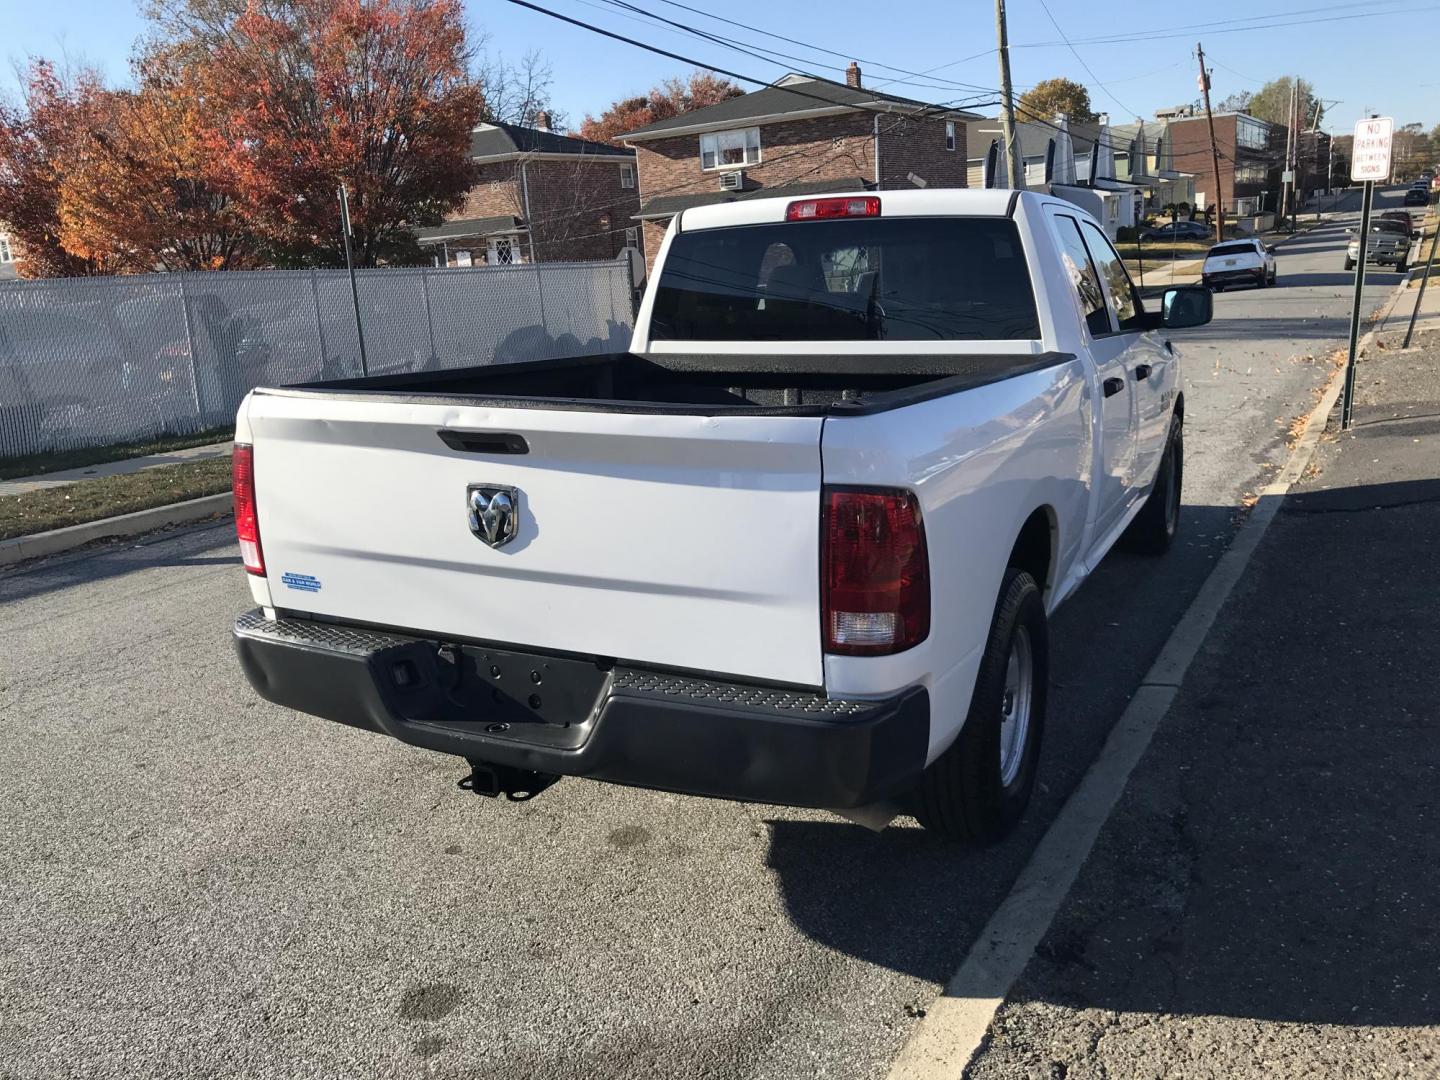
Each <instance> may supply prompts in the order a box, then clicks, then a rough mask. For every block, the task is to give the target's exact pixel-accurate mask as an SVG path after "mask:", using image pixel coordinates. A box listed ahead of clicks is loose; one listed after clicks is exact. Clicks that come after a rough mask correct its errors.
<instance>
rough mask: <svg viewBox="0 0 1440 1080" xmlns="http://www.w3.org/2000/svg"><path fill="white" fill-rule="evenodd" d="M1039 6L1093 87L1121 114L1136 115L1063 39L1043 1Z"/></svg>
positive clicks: (1053, 16) (1063, 34)
mask: <svg viewBox="0 0 1440 1080" xmlns="http://www.w3.org/2000/svg"><path fill="white" fill-rule="evenodd" d="M1040 6H1041V7H1042V8H1044V9H1045V16H1046V18H1048V19H1049V20H1050V25H1051V26H1053V27H1055V32H1056V33H1057V34H1059V35H1060V37H1061V38H1063V39H1064V41H1065V44H1066V46H1067V47H1069V49H1070V54H1071V55H1072V56H1074V57H1075V59H1076V60H1077V61H1079V63H1080V66H1081V67H1083V68H1084V69H1085V73H1086V74H1087V75H1089V76H1090V78H1092V79H1094V80H1095V85H1096V86H1098V87H1099V88H1100V89H1101V90H1104V91H1105V96H1106V97H1108V98H1109V99H1110V100H1111V101H1113V102H1115V104H1116V105H1118V106H1120V109H1121V111H1122V112H1126V113H1129V114H1130V115H1132V116H1135V115H1138V114H1137V113H1136V112H1135V110H1133V109H1131V108H1129V107H1127V106H1126V104H1125V103H1124V102H1123V101H1121V100H1120V99H1119V98H1118V97H1116V96H1115V95H1114V93H1113V92H1112V91H1111V90H1110V88H1109V87H1108V86H1106V85H1105V84H1104V83H1103V82H1101V81H1100V76H1098V75H1096V74H1095V72H1094V71H1093V70H1092V69H1091V67H1090V65H1089V64H1087V63H1086V62H1085V58H1084V57H1082V56H1081V55H1080V50H1079V49H1077V48H1075V46H1074V45H1072V44H1071V43H1070V39H1069V38H1067V37H1065V31H1064V30H1062V29H1060V24H1059V22H1057V21H1056V19H1055V15H1054V13H1053V12H1052V11H1051V10H1050V5H1049V4H1047V3H1046V2H1045V0H1040Z"/></svg>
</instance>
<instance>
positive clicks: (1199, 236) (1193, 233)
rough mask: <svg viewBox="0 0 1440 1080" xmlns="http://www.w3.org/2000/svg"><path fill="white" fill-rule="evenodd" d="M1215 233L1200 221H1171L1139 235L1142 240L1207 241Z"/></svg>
mask: <svg viewBox="0 0 1440 1080" xmlns="http://www.w3.org/2000/svg"><path fill="white" fill-rule="evenodd" d="M1214 233H1215V231H1214V230H1213V229H1211V228H1210V227H1209V226H1207V225H1206V224H1205V223H1204V222H1201V221H1172V222H1171V223H1170V224H1168V225H1161V226H1159V227H1158V228H1154V229H1149V230H1147V231H1145V232H1143V233H1141V234H1140V239H1142V240H1208V239H1209V238H1210V237H1211V236H1213V235H1214Z"/></svg>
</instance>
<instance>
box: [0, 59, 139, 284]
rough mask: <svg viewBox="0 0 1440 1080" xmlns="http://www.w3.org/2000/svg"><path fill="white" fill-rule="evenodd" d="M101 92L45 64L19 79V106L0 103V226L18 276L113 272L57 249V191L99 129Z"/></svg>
mask: <svg viewBox="0 0 1440 1080" xmlns="http://www.w3.org/2000/svg"><path fill="white" fill-rule="evenodd" d="M103 109H104V89H103V87H102V86H101V82H100V79H99V77H98V76H97V75H95V74H94V73H93V72H85V71H82V72H80V73H78V74H75V75H70V76H66V75H62V74H61V73H60V72H59V71H57V70H56V68H55V66H54V65H53V64H51V63H49V62H47V61H44V60H37V61H34V62H32V63H31V65H30V67H29V69H28V71H27V72H26V74H25V80H24V91H23V99H22V102H21V104H20V105H19V106H18V107H17V106H6V105H4V104H3V103H0V222H4V223H5V228H6V231H7V232H9V234H10V235H11V236H12V237H13V238H14V240H15V243H16V247H17V249H18V250H17V252H16V254H17V259H16V263H17V269H18V270H19V272H20V275H21V276H22V277H73V276H77V275H83V274H106V273H111V272H112V271H113V270H114V269H115V267H114V265H113V260H111V259H110V258H109V257H108V256H105V255H97V254H95V253H93V252H87V253H84V254H77V253H76V252H73V251H71V250H69V249H67V248H66V246H65V245H64V243H63V242H62V226H61V221H60V200H61V195H60V187H61V181H62V179H63V177H64V175H65V170H66V168H67V166H68V164H69V163H70V162H72V161H73V160H74V158H75V155H76V153H77V152H78V150H79V147H80V146H81V145H82V144H83V142H84V139H85V134H86V132H88V131H91V130H95V129H96V128H98V127H99V126H101V123H102V121H101V116H100V114H101V113H102V112H103Z"/></svg>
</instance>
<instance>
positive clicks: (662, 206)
mask: <svg viewBox="0 0 1440 1080" xmlns="http://www.w3.org/2000/svg"><path fill="white" fill-rule="evenodd" d="M865 187H866V183H865V181H864V180H863V179H862V178H861V177H858V176H850V177H845V178H843V179H840V180H810V181H807V182H805V183H803V184H784V185H781V186H779V187H762V188H752V189H751V190H749V191H698V192H692V193H690V194H688V195H657V196H656V197H655V198H653V199H651V200H649V201H648V202H647V203H646V204H645V205H644V206H642V207H641V208H640V212H639V213H638V214H636V215H635V217H636V218H637V219H640V220H643V219H645V218H668V217H674V216H675V215H676V214H678V213H680V211H682V210H689V209H691V208H692V207H696V206H715V205H717V204H719V203H728V202H742V201H744V200H745V199H769V198H774V197H776V196H783V195H820V194H823V193H825V192H827V191H861V190H863V189H864V188H865Z"/></svg>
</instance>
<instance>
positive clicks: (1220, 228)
mask: <svg viewBox="0 0 1440 1080" xmlns="http://www.w3.org/2000/svg"><path fill="white" fill-rule="evenodd" d="M1195 55H1196V56H1197V57H1199V59H1200V92H1201V93H1202V94H1204V95H1205V122H1206V123H1207V124H1209V125H1210V160H1211V163H1212V164H1213V165H1214V166H1215V239H1216V240H1218V241H1221V242H1223V241H1224V240H1225V200H1224V199H1222V198H1221V197H1220V149H1219V147H1217V146H1216V145H1215V117H1214V114H1212V113H1211V112H1210V73H1209V72H1208V71H1206V70H1205V50H1204V48H1202V47H1201V45H1200V43H1199V42H1198V41H1197V42H1196V43H1195Z"/></svg>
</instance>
